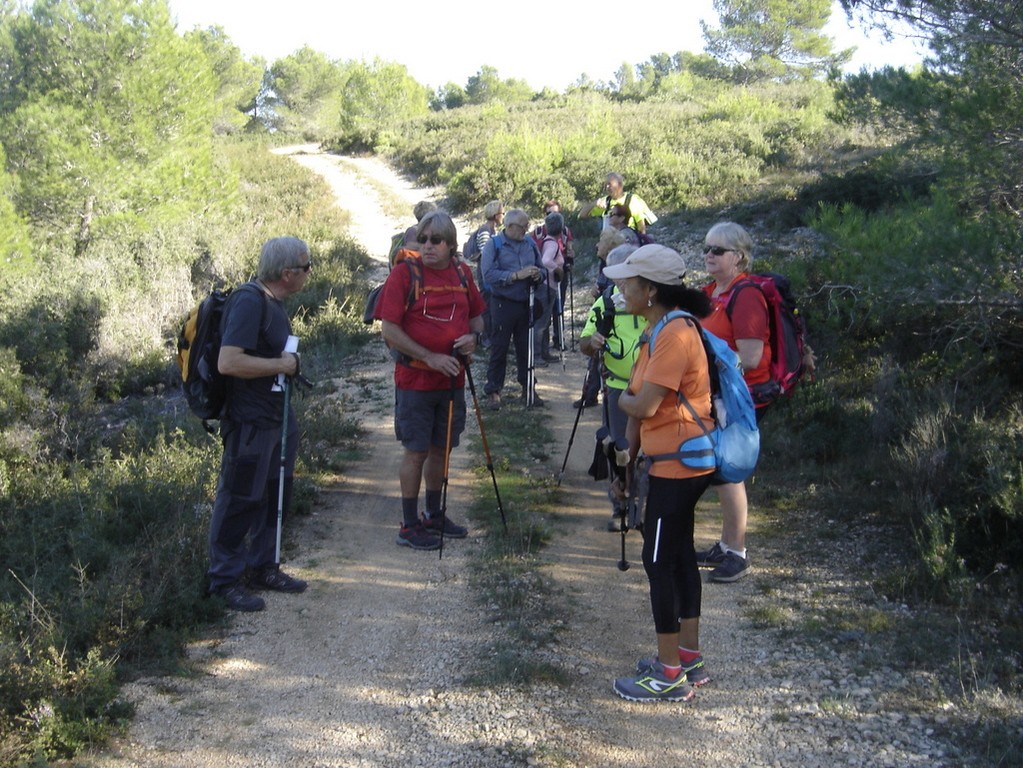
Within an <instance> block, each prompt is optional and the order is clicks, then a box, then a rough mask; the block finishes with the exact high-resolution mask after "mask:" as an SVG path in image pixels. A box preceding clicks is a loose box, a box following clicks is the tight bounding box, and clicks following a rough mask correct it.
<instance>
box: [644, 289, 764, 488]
mask: <svg viewBox="0 0 1023 768" xmlns="http://www.w3.org/2000/svg"><path fill="white" fill-rule="evenodd" d="M676 318H684V319H685V322H687V323H692V324H695V325H696V328H697V330H699V332H700V338H701V339H702V340H703V349H704V352H705V353H706V354H707V362H708V365H709V368H710V395H711V403H712V407H711V416H713V418H714V424H715V426H714V428H713V429H711V430H708V429H707V428H706V427H705V426H703V420H702V419H701V418H700V417H699V415H697V413H696V409H695V408H693V406H692V405H691V404H690V403H689V401H688V400H687V399H686V398H685V396H684V395H683V394H682V393H681V392H679V393H678V401H679V402H680V403H681V404H682V405H684V406H685V407H686V409H687V410H688V411H689V413H691V414H692V416H693V418H694V419H695V420H696V423H697V424H699V425H700V427H701V428H702V429H703V434H702V435H698V436H697V437H691V438H689V439H688V440H686V441H685V442H684V443H682V444H681V445H680V446H679V449H678V451H677V452H676V453H664V454H659V455H656V456H649V457H647V458H648V459H650V460H651V461H665V460H667V459H677V460H678V461H681V462H682V463H683V464H684V465H685V466H687V467H689V468H691V469H714V470H716V471H715V474H714V477H715V479H718V480H723V481H724V482H726V483H740V482H742V481H743V480H745V479H746V478H747V477H749V476H750V475H751V474H753V470H754V469H756V466H757V459H758V458H759V456H760V429H759V427H758V426H757V414H756V409H755V408H754V406H753V398H752V397H751V395H750V392H749V388H748V387H747V386H746V380H745V379H743V377H742V366H741V365H740V364H739V356H738V355H737V354H736V353H735V352H734V351H733V350H732V348H731V347H729V346H728V344H727V343H726V342H725V341H724V340H723V339H720V338H718V337H717V336H715V335H714V334H713V333H710V332H709V331H705V330H704V329H703V326H702V325H700V322H699V321H698V320H697V319H696V318H695V317H693V316H692V315H691V314H689V313H688V312H683V311H682V310H678V309H676V310H672V311H671V312H669V313H668V314H666V315H665V316H664V317H663V318H662V319H661V320H660V321H659V322H658V323H657V325H655V326H654V328H653V330H652V331H651V333H650V340H649V344H650V354H651V355H653V353H654V344H655V343H656V341H657V334H658V333H660V331H661V329H662V328H663V327H664V326H665V325H666V324H667V323H669V322H671V321H672V320H674V319H676Z"/></svg>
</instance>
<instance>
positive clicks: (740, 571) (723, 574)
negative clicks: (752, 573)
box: [710, 552, 749, 584]
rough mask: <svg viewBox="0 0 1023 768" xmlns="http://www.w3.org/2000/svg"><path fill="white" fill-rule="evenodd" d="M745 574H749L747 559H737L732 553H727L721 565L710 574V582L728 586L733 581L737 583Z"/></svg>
mask: <svg viewBox="0 0 1023 768" xmlns="http://www.w3.org/2000/svg"><path fill="white" fill-rule="evenodd" d="M747 573H749V558H748V557H739V556H738V555H737V554H735V553H734V552H728V553H726V554H725V559H724V560H723V561H722V562H721V565H719V566H718V567H717V568H715V569H714V570H713V571H711V572H710V580H711V581H718V582H722V583H724V584H730V583H731V582H733V581H738V580H739V579H741V578H742V577H743V576H745V575H746V574H747Z"/></svg>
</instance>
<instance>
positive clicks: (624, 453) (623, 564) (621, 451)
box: [614, 437, 629, 571]
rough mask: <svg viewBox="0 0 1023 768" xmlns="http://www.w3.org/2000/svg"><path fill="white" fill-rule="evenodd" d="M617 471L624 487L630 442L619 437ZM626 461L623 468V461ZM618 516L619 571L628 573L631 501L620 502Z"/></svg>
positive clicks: (616, 441)
mask: <svg viewBox="0 0 1023 768" xmlns="http://www.w3.org/2000/svg"><path fill="white" fill-rule="evenodd" d="M614 450H615V471H616V472H617V474H618V477H619V478H620V479H621V481H622V483H623V485H624V484H625V483H627V482H628V475H627V467H628V462H629V441H628V440H626V439H625V438H624V437H619V438H618V439H617V440H615V448H614ZM623 458H624V460H625V464H624V466H623V464H622V460H623ZM618 515H619V517H621V521H620V522H619V525H618V527H619V528H620V529H621V531H622V558H621V560H619V561H618V570H619V571H627V570H629V561H628V560H626V559H625V532H626V531H627V530H629V520H628V516H629V501H625V502H622V501H621V499H619V500H618Z"/></svg>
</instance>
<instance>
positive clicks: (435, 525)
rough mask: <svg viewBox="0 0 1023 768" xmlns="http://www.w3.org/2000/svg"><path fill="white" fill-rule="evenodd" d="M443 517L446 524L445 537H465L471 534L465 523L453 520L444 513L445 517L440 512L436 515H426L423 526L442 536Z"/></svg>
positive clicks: (435, 534)
mask: <svg viewBox="0 0 1023 768" xmlns="http://www.w3.org/2000/svg"><path fill="white" fill-rule="evenodd" d="M442 519H443V521H444V524H443V528H444V538H445V539H464V538H465V537H466V536H468V535H469V529H468V528H466V527H465V526H464V525H458V524H457V523H453V522H451V518H450V517H448V516H447V515H444V517H443V518H441V516H440V515H439V514H438V515H437V516H436V517H431V516H430V515H425V516H424V517H423V528H425V529H426V530H427V531H428V532H429V533H432V534H433V535H434V536H440V529H441V520H442Z"/></svg>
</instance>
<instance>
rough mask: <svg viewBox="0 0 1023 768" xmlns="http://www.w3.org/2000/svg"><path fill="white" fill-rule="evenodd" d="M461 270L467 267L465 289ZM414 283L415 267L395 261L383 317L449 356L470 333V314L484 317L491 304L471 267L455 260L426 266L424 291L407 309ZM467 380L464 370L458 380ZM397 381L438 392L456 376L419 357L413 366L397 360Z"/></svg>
mask: <svg viewBox="0 0 1023 768" xmlns="http://www.w3.org/2000/svg"><path fill="white" fill-rule="evenodd" d="M417 261H418V262H419V263H420V264H422V262H421V261H419V260H418V259H417ZM456 269H461V270H462V273H463V275H464V277H465V290H463V289H462V281H461V280H460V279H459V277H458V272H456V271H455V270H456ZM411 283H412V270H411V269H409V268H405V267H400V266H396V267H395V268H394V269H393V270H391V274H390V275H388V276H387V280H386V282H385V283H384V289H383V291H381V293H380V300H379V305H378V310H377V312H378V316H379V318H380V319H381V320H387V321H388V322H391V323H394V324H395V325H400V326H401V329H402V330H403V331H405V333H407V334H408V335H409V337H410V338H411V339H412V340H413V341H415V342H417V343H418V344H421V345H422V346H424V347H426V349H428V350H430V351H431V352H437V353H440V354H444V355H450V354H451V352H452V348H453V346H454V343H455V339H457V338H458V337H459V336H464V335H465V334H467V333H470V329H469V320H470V318H474V317H479V316H480V315H482V314H483V311H484V309H486V304H485V303H484V301H483V297H482V296H480V292H479V289H478V288H477V287H476V283H475V282H474V281H473V279H472V273H471V271H470V270H469V269H467V268H465V267H464V265H460V264H459V263H458V262H456V261H454V260H452V261H451V263H450V264H448V266H447V267H445V268H444V269H431V268H430V267H426V266H423V290H422V291H421V293H420V295H419V297H418V298H417V299H416V300H415V301H413V302H412V305H411V306H409V307H408V309H407V310H406V308H405V307H406V304H407V303H408V295H409V288H410V287H411ZM464 381H465V373H464V371H463V372H461V373H459V374H458V378H457V379H456V382H455V385H456V386H459V387H461V386H463V385H464ZM394 385H395V386H396V387H398V388H399V389H416V390H420V391H434V390H438V389H449V388H450V387H451V379H450V378H448V376H447V375H446V374H443V373H440V372H439V371H435V370H433V369H432V368H429V367H426V366H425V365H422V364H421V363H418V362H416V363H415V364H414V365H405V364H404V363H397V364H396V365H395V366H394Z"/></svg>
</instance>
